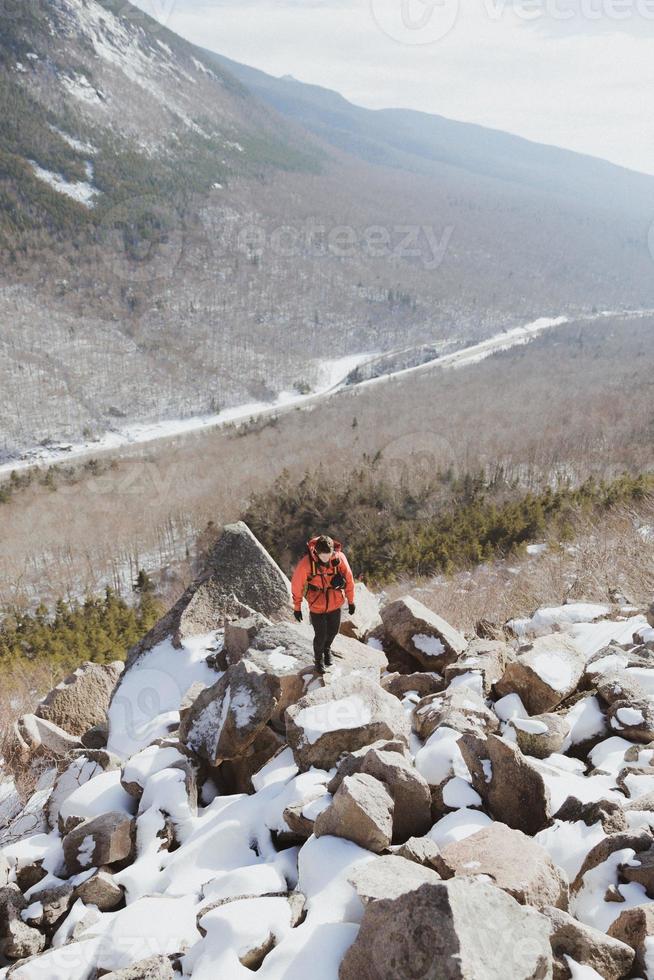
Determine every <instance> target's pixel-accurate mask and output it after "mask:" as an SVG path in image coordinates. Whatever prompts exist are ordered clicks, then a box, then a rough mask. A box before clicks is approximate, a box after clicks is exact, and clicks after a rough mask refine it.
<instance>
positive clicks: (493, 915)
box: [339, 878, 552, 980]
mask: <svg viewBox="0 0 654 980" xmlns="http://www.w3.org/2000/svg"><path fill="white" fill-rule="evenodd" d="M551 976H552V954H551V949H550V943H549V927H548V922H547V920H546V919H545V918H544V917H543V916H541V915H540V914H539V913H538V912H536V911H534V910H533V909H528V908H525V907H524V906H521V905H519V904H518V903H517V902H516V901H515V899H513V898H511V896H510V895H507V894H506V893H505V892H503V891H501V889H499V888H495V887H494V886H493V885H488V884H486V883H485V882H479V881H471V880H469V879H465V878H455V879H453V880H451V881H442V882H438V883H436V884H425V885H422V886H421V887H420V888H417V889H415V890H414V891H410V892H407V893H406V894H404V895H400V896H399V898H395V899H382V900H380V901H377V902H371V903H370V904H369V905H367V906H366V909H365V912H364V916H363V921H362V923H361V928H360V930H359V934H358V936H357V938H356V939H355V941H354V943H353V945H352V946H351V947H350V948H349V950H348V951H347V953H346V954H345V958H344V959H343V962H342V963H341V967H340V970H339V980H399V978H405V977H419V978H420V980H549V978H551Z"/></svg>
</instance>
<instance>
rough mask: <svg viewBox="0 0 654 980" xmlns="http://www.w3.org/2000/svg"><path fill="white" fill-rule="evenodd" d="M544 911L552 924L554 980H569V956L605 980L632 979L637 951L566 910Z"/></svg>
mask: <svg viewBox="0 0 654 980" xmlns="http://www.w3.org/2000/svg"><path fill="white" fill-rule="evenodd" d="M540 911H541V912H542V914H543V915H544V916H546V917H547V918H548V919H549V922H550V943H551V945H552V954H553V956H554V980H568V977H569V976H570V970H569V968H568V965H567V962H566V960H565V958H564V957H566V956H570V957H572V959H573V960H574V961H575V962H576V963H579V964H580V965H581V966H587V967H590V969H591V970H595V972H596V973H598V974H599V976H600V977H602V980H621V978H622V977H626V976H628V975H629V972H630V970H631V966H632V963H633V961H634V951H633V949H632V948H631V947H630V946H627V944H626V943H624V942H620V941H619V940H618V939H612V938H611V937H610V936H607V934H606V933H605V932H600V930H599V929H593V927H592V926H588V925H586V924H585V923H583V922H580V921H579V920H578V919H575V918H574V916H572V915H570V914H569V913H568V912H564V911H563V910H562V909H559V908H553V907H552V906H544V907H543V908H541V910H540Z"/></svg>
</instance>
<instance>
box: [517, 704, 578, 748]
mask: <svg viewBox="0 0 654 980" xmlns="http://www.w3.org/2000/svg"><path fill="white" fill-rule="evenodd" d="M509 724H510V726H511V727H512V728H513V730H514V732H515V735H516V741H517V743H518V748H519V749H520V751H521V752H522V753H524V755H531V756H533V757H534V758H535V759H546V758H547V756H548V755H551V754H552V753H553V752H560V751H561V750H562V748H563V745H564V742H565V740H566V738H567V736H568V735H569V733H570V722H569V721H568V719H567V718H565V717H564V716H563V715H556V714H554V713H553V712H545V713H544V714H542V715H532V716H531V717H530V718H512V719H511V721H510V722H509ZM543 726H544V727H545V731H542V728H543ZM539 729H541V730H540V731H539Z"/></svg>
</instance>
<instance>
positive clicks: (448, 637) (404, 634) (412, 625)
mask: <svg viewBox="0 0 654 980" xmlns="http://www.w3.org/2000/svg"><path fill="white" fill-rule="evenodd" d="M381 617H382V622H383V624H384V629H385V631H386V633H387V634H388V635H389V636H390V638H391V639H392V640H393V641H394V642H395V643H397V644H398V646H400V647H402V648H403V649H404V650H406V651H407V653H409V654H410V656H412V657H413V658H414V660H417V661H418V663H420V664H422V665H423V667H426V668H427V669H428V670H442V668H443V667H445V666H446V665H447V664H450V663H453V661H455V660H456V659H457V658H458V657H459V656H460V655H461V654H462V653H463V652H464V650H465V649H466V647H467V646H468V641H467V640H466V638H465V637H464V636H463V635H462V634H461V633H459V631H458V630H456V629H454V628H453V627H452V626H450V624H449V623H447V622H446V621H445V620H444V619H442V618H441V617H440V616H438V615H437V614H436V613H435V612H432V610H431V609H429V608H428V607H427V606H424V605H423V604H422V603H421V602H418V600H417V599H414V598H413V596H410V595H406V596H403V597H402V598H401V599H396V600H395V602H390V603H388V605H386V606H383V607H382V610H381Z"/></svg>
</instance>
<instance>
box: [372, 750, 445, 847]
mask: <svg viewBox="0 0 654 980" xmlns="http://www.w3.org/2000/svg"><path fill="white" fill-rule="evenodd" d="M360 771H361V772H362V773H367V774H368V775H369V776H374V778H375V779H378V780H379V781H380V782H382V783H383V784H384V786H385V787H386V789H387V790H388V792H389V793H390V795H391V797H392V798H393V804H394V808H393V841H395V843H402V842H403V841H406V840H408V839H409V837H421V836H422V835H423V834H426V833H427V831H428V830H429V829H430V827H431V792H430V790H429V784H428V783H427V780H426V779H425V778H424V777H423V776H421V775H420V773H419V772H418V771H417V769H415V768H414V766H413V765H412V764H411V762H410V761H409V760H408V759H407V758H405V756H404V755H401V754H400V753H399V752H384V751H381V750H379V749H375V748H373V749H370V751H369V752H367V753H366V755H365V756H364V758H363V760H362V764H361V770H360Z"/></svg>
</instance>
